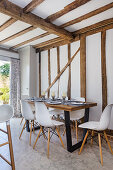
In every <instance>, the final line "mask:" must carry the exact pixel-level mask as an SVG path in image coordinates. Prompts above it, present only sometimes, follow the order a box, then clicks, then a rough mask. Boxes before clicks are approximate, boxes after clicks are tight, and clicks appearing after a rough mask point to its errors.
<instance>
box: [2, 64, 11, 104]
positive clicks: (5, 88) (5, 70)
mask: <svg viewBox="0 0 113 170" xmlns="http://www.w3.org/2000/svg"><path fill="white" fill-rule="evenodd" d="M9 75H10V63H9V62H4V61H0V103H1V104H8V103H9V87H10V81H9Z"/></svg>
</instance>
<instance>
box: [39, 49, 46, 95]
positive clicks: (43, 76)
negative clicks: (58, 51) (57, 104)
mask: <svg viewBox="0 0 113 170" xmlns="http://www.w3.org/2000/svg"><path fill="white" fill-rule="evenodd" d="M47 88H48V51H43V52H41V92H43V91H45V90H46V89H47Z"/></svg>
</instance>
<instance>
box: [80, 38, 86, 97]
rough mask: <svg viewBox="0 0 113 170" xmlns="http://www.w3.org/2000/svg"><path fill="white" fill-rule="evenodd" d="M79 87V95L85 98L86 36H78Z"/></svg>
mask: <svg viewBox="0 0 113 170" xmlns="http://www.w3.org/2000/svg"><path fill="white" fill-rule="evenodd" d="M80 88H81V97H84V98H85V99H86V37H85V36H84V35H82V36H81V37H80Z"/></svg>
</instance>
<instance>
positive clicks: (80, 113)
mask: <svg viewBox="0 0 113 170" xmlns="http://www.w3.org/2000/svg"><path fill="white" fill-rule="evenodd" d="M74 101H79V102H85V98H83V97H76V98H75V99H74ZM84 114H85V109H82V110H76V111H71V112H70V120H71V121H72V122H73V131H74V129H76V139H77V141H78V120H80V119H82V118H83V117H84ZM64 133H65V131H64ZM64 133H63V134H64Z"/></svg>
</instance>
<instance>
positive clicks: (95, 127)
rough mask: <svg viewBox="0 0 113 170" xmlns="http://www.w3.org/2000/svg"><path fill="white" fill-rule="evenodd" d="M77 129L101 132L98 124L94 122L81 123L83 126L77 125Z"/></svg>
mask: <svg viewBox="0 0 113 170" xmlns="http://www.w3.org/2000/svg"><path fill="white" fill-rule="evenodd" d="M79 127H80V128H83V129H91V130H97V131H101V130H103V129H102V128H101V127H100V122H95V121H90V122H86V123H83V124H81V125H79Z"/></svg>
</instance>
